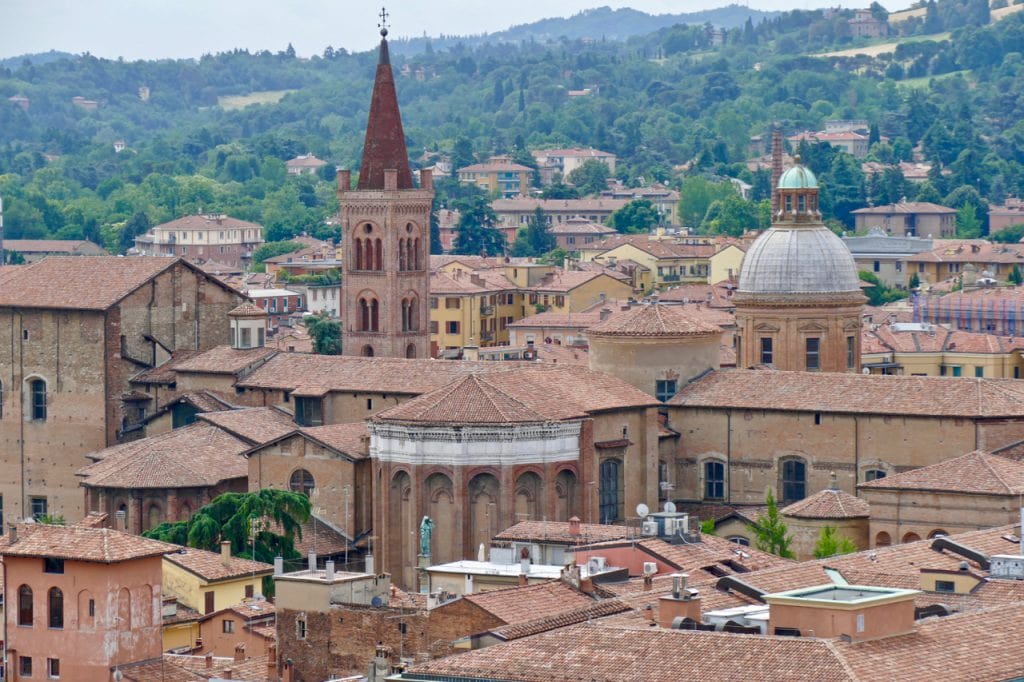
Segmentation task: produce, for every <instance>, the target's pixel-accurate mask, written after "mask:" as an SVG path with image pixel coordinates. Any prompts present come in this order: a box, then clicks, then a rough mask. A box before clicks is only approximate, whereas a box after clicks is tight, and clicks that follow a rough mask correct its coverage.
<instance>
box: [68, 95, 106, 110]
mask: <svg viewBox="0 0 1024 682" xmlns="http://www.w3.org/2000/svg"><path fill="white" fill-rule="evenodd" d="M71 103H72V104H73V105H75V106H76V107H78V108H79V109H85V110H86V111H96V109H97V108H99V106H100V103H99V102H97V101H96V100H94V99H86V98H85V97H82V96H81V95H75V96H74V97H72V98H71Z"/></svg>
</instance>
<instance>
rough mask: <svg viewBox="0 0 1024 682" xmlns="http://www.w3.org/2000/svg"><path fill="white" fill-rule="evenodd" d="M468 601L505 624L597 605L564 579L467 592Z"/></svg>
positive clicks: (466, 598)
mask: <svg viewBox="0 0 1024 682" xmlns="http://www.w3.org/2000/svg"><path fill="white" fill-rule="evenodd" d="M463 599H464V600H466V601H468V602H470V603H471V604H475V605H476V606H478V607H480V608H481V609H483V610H484V611H487V612H488V613H490V614H491V615H492V616H494V617H495V618H498V619H499V620H501V621H502V622H503V623H506V624H508V623H526V622H529V621H532V620H535V619H537V618H541V617H544V616H552V615H555V614H558V613H563V612H565V611H572V610H574V609H578V608H585V607H588V606H593V605H594V600H593V599H592V598H590V597H588V596H587V595H585V594H583V593H581V592H578V591H577V590H575V589H573V588H572V587H570V586H569V585H566V584H565V583H563V582H562V581H560V580H549V581H545V582H542V583H538V584H536V585H529V586H527V587H510V588H507V589H501V590H490V591H487V592H477V593H476V594H467V595H465V596H464V597H463Z"/></svg>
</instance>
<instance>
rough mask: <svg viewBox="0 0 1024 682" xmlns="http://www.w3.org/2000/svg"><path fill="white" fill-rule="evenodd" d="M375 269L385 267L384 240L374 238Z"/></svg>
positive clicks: (378, 269)
mask: <svg viewBox="0 0 1024 682" xmlns="http://www.w3.org/2000/svg"><path fill="white" fill-rule="evenodd" d="M373 269H374V270H377V271H380V270H383V269H384V242H382V241H381V240H379V239H374V240H373Z"/></svg>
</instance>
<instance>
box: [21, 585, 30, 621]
mask: <svg viewBox="0 0 1024 682" xmlns="http://www.w3.org/2000/svg"><path fill="white" fill-rule="evenodd" d="M18 625H27V626H29V627H32V588H31V587H29V586H28V585H22V586H21V587H19V588H18Z"/></svg>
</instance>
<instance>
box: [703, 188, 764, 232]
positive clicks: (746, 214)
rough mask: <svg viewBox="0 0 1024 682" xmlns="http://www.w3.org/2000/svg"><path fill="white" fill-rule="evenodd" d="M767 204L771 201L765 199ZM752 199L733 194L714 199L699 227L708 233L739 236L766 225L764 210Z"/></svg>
mask: <svg viewBox="0 0 1024 682" xmlns="http://www.w3.org/2000/svg"><path fill="white" fill-rule="evenodd" d="M765 202H767V204H768V206H769V211H770V206H771V202H770V201H768V200H767V199H766V200H765ZM760 208H761V207H760V206H759V204H757V203H754V202H752V201H747V200H745V199H742V198H740V196H739V195H738V194H733V195H731V196H728V197H726V198H725V199H721V200H716V201H714V202H712V203H711V206H709V207H708V213H707V215H706V216H704V220H703V222H701V225H700V228H701V230H702V231H703V232H706V233H708V234H726V235H730V236H733V237H739V236H741V235H742V234H743V233H744V232H746V231H747V230H759V229H762V228H765V227H768V225H767V224H765V222H764V212H763V211H761V210H760Z"/></svg>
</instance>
